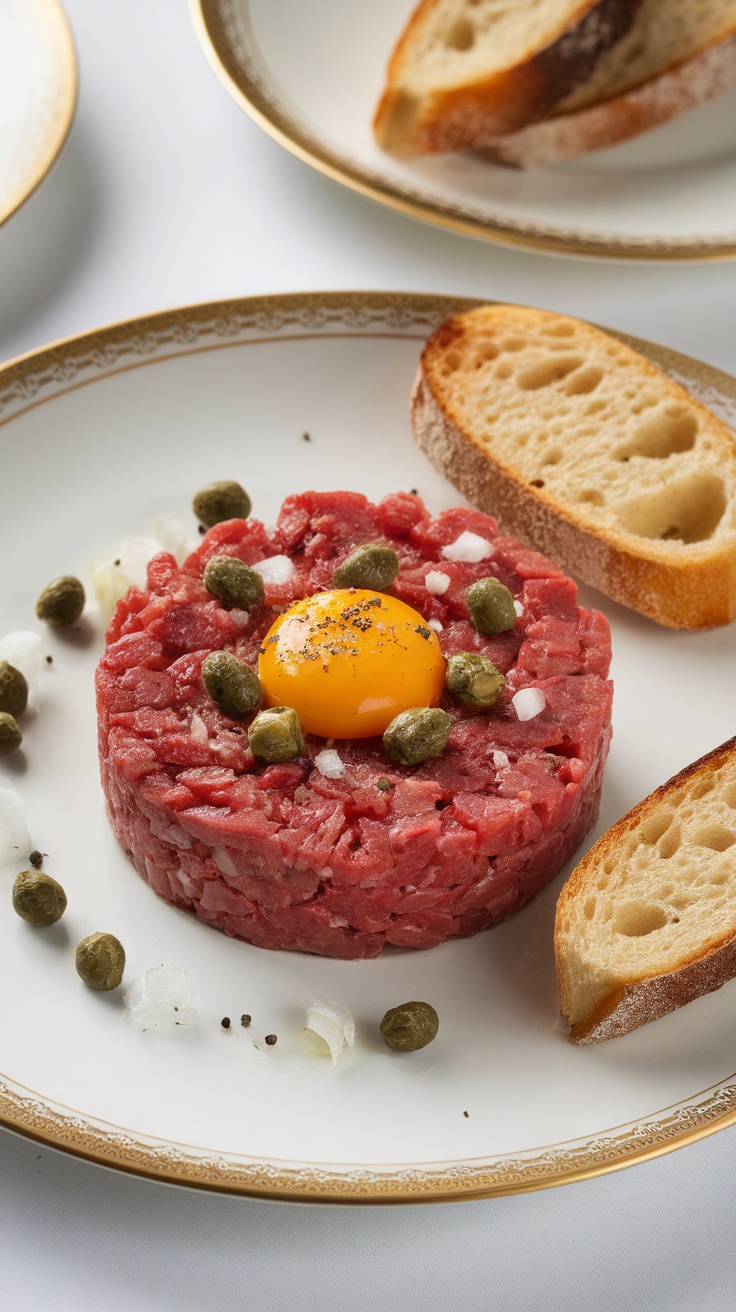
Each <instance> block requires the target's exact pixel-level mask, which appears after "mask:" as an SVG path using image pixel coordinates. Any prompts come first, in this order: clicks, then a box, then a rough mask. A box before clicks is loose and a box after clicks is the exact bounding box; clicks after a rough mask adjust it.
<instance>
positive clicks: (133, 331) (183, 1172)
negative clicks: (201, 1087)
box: [0, 291, 736, 1204]
mask: <svg viewBox="0 0 736 1312" xmlns="http://www.w3.org/2000/svg"><path fill="white" fill-rule="evenodd" d="M484 303H485V302H483V301H480V300H471V299H469V298H458V297H451V296H444V295H432V294H426V293H411V292H380V291H371V292H355V291H345V292H325V293H320V292H305V293H286V294H281V295H275V296H258V297H242V298H238V299H234V300H228V301H212V302H200V303H198V304H194V305H185V306H181V307H179V308H178V309H174V310H165V311H161V312H159V313H156V314H151V315H146V316H142V317H139V318H133V319H128V320H122V321H119V322H116V323H112V324H109V325H107V326H106V327H102V328H98V329H95V330H93V331H91V332H87V333H81V334H78V335H75V336H72V337H67V338H62V339H60V340H59V341H56V342H52V343H50V344H48V345H47V346H45V347H42V348H40V349H37V350H34V351H31V352H28V353H27V354H25V355H22V356H19V357H17V358H16V359H15V360H11V361H9V362H8V363H6V364H5V365H3V366H1V367H0V409H2V405H3V399H5V401H6V402H7V404H8V406H9V408H12V407H13V404H14V402H18V401H20V402H21V404H20V405H19V406H18V407H17V408H14V409H12V413H10V414H8V415H7V417H6V418H5V419H4V420H2V421H0V422H2V423H10V422H12V419H13V418H15V417H17V416H19V415H20V414H24V413H26V412H27V410H28V409H31V408H33V407H34V406H36V405H38V404H43V403H44V401H45V400H52V399H53V398H54V396H57V395H59V394H63V393H65V392H67V391H73V390H76V389H77V388H79V387H83V386H86V385H87V384H88V383H90V382H93V381H100V380H102V379H103V378H105V377H108V376H110V374H115V373H119V372H123V371H125V370H127V369H130V368H140V367H142V366H146V365H151V364H156V363H157V362H159V361H161V360H164V359H167V358H171V355H172V354H173V355H181V354H187V353H192V352H195V353H199V352H200V351H207V350H211V349H213V347H212V345H211V344H205V343H203V341H202V337H203V335H204V334H205V332H206V331H207V330H208V329H209V330H210V331H212V332H214V334H215V335H216V336H218V337H219V338H221V339H222V340H221V341H220V342H219V346H221V347H227V346H228V345H239V344H240V342H239V341H238V337H237V334H238V332H239V331H241V330H243V331H247V330H252V329H253V327H254V326H255V327H258V328H259V329H260V328H262V327H266V328H267V327H268V320H269V316H270V317H271V318H272V319H273V322H274V326H275V329H276V331H277V332H279V333H280V334H281V335H283V329H284V325H285V324H287V325H289V326H291V325H299V324H300V323H302V324H305V323H306V322H307V320H313V321H314V322H313V323H311V324H310V326H308V327H307V329H306V331H303V332H302V334H301V335H320V336H321V335H325V334H326V333H328V332H329V328H330V325H331V324H332V323H335V322H343V323H344V322H346V321H347V320H350V319H351V318H352V320H356V316H357V320H356V322H354V323H353V326H354V327H355V328H357V330H358V332H359V333H360V335H366V334H368V335H372V334H371V329H372V328H374V327H375V325H376V323H377V322H378V323H381V322H383V324H384V334H385V328H386V327H388V329H389V330H390V329H391V328H392V327H394V326H396V325H394V324H390V323H389V322H388V319H389V317H390V316H392V315H393V316H394V317H395V318H398V320H399V324H398V326H399V329H400V331H401V333H402V335H403V336H410V335H413V334H409V333H407V325H408V324H409V323H411V327H413V328H417V329H418V330H420V331H419V332H418V334H417V335H418V336H420V335H421V332H423V331H424V330H425V327H426V331H427V332H428V331H429V330H430V329H431V327H432V326H433V325H434V324H436V323H438V322H439V321H440V320H441V319H442V318H444V317H446V316H447V315H449V314H451V313H456V312H458V311H460V310H463V309H468V308H471V307H472V306H474V305H481V304H484ZM608 331H611V330H608ZM612 335H613V336H616V337H619V338H620V339H621V340H622V341H625V342H627V343H629V344H630V345H632V346H634V347H635V348H638V349H640V350H642V351H644V353H645V354H648V355H650V357H651V358H652V359H654V360H655V361H656V362H657V363H659V364H661V365H663V366H664V367H669V368H670V369H671V370H674V371H675V372H677V373H678V374H679V375H680V376H681V377H684V378H686V379H688V380H690V381H693V382H695V383H696V384H698V383H699V384H700V385H701V386H708V385H711V386H715V387H716V388H717V389H718V390H719V392H720V393H721V394H722V395H724V396H726V397H727V398H728V399H729V401H731V402H736V379H734V378H732V377H730V376H729V375H727V374H723V373H721V372H720V371H719V370H717V369H714V368H711V367H710V366H708V365H704V364H703V363H701V362H700V361H697V360H694V359H692V358H691V357H689V356H685V355H681V354H680V353H678V352H675V351H670V350H668V349H667V348H664V347H659V346H656V345H655V344H654V343H650V342H647V341H645V340H642V339H639V338H635V337H631V336H629V335H627V334H624V333H617V332H612ZM169 347H170V348H171V349H167V348H169ZM215 349H217V347H215ZM124 355H126V363H121V358H122V357H123V356H124ZM131 356H132V357H134V358H132V359H131ZM90 361H91V362H92V368H93V369H94V371H95V373H94V376H92V377H78V376H77V375H79V374H81V373H82V372H83V370H84V368H85V366H89V364H90ZM116 366H117V367H116ZM49 384H51V385H53V386H54V390H53V393H52V394H51V395H50V396H48V397H46V398H44V397H42V396H39V395H38V393H39V392H40V391H42V390H44V389H46V388H48V386H49ZM729 1081H731V1082H729ZM695 1099H701V1100H702V1101H700V1102H695V1101H694V1100H695ZM656 1117H659V1118H660V1119H656ZM734 1124H736V1075H733V1076H727V1077H725V1079H724V1081H723V1082H722V1083H721V1084H720V1085H718V1086H713V1087H712V1088H710V1089H706V1090H703V1091H702V1092H701V1093H699V1094H695V1095H693V1096H692V1097H691V1099H690V1100H689V1101H686V1102H684V1103H681V1104H679V1105H677V1106H675V1107H674V1108H666V1109H664V1110H663V1111H661V1112H659V1113H655V1115H654V1116H650V1118H649V1119H648V1120H646V1121H644V1122H640V1123H634V1122H632V1123H630V1124H629V1125H625V1126H618V1127H614V1128H613V1129H609V1130H607V1131H605V1132H604V1133H602V1134H599V1135H597V1136H595V1137H593V1138H591V1139H587V1140H583V1141H577V1142H571V1143H570V1142H568V1143H559V1144H556V1145H550V1146H548V1147H547V1149H546V1150H540V1149H538V1150H536V1151H537V1156H526V1157H515V1158H514V1157H512V1156H510V1155H509V1156H507V1157H504V1158H502V1159H499V1160H497V1161H495V1162H488V1161H485V1162H484V1161H482V1160H478V1159H470V1160H466V1161H460V1162H455V1163H453V1164H451V1165H448V1164H447V1163H427V1164H426V1168H423V1167H418V1166H416V1165H414V1166H412V1165H406V1166H405V1167H398V1166H396V1165H393V1166H391V1167H390V1169H389V1170H383V1171H382V1170H381V1168H380V1167H375V1168H366V1167H364V1166H360V1165H355V1166H350V1167H347V1168H344V1169H343V1170H338V1169H337V1168H336V1167H330V1166H325V1165H320V1164H318V1163H301V1164H298V1163H297V1164H293V1165H289V1164H287V1163H281V1162H274V1163H269V1162H264V1161H259V1160H256V1159H239V1160H237V1161H234V1160H231V1161H227V1160H225V1159H222V1158H217V1157H212V1156H209V1157H207V1156H204V1155H201V1156H198V1155H196V1154H195V1153H193V1152H192V1151H191V1150H188V1149H186V1148H185V1147H183V1146H180V1145H177V1144H174V1143H171V1144H167V1143H164V1144H163V1145H162V1144H161V1143H160V1142H158V1143H155V1142H147V1141H145V1140H144V1139H142V1138H138V1139H136V1138H135V1137H133V1136H132V1135H131V1134H129V1133H126V1132H125V1131H122V1130H119V1129H118V1128H117V1127H114V1126H109V1125H106V1124H96V1123H95V1122H94V1121H93V1120H90V1119H86V1118H85V1117H83V1116H81V1115H79V1114H77V1113H75V1112H73V1111H70V1109H67V1108H58V1107H55V1106H53V1105H51V1104H50V1103H48V1102H44V1101H43V1100H42V1099H40V1098H39V1096H38V1095H36V1094H33V1093H32V1092H31V1091H30V1090H25V1089H24V1090H20V1089H18V1088H17V1087H16V1088H11V1087H10V1086H9V1085H8V1084H5V1083H3V1081H2V1080H0V1125H2V1126H4V1127H5V1128H6V1129H9V1130H12V1131H14V1132H15V1133H17V1134H20V1135H22V1136H23V1137H25V1138H29V1139H31V1140H33V1141H35V1142H38V1143H42V1144H44V1145H46V1146H48V1147H51V1148H55V1149H58V1150H60V1151H63V1152H67V1153H69V1154H71V1155H72V1156H75V1157H79V1158H82V1159H84V1160H86V1161H90V1162H94V1163H96V1164H98V1165H102V1166H108V1167H111V1168H113V1169H116V1170H120V1171H124V1172H126V1173H128V1174H132V1175H137V1176H140V1177H144V1178H147V1179H156V1180H159V1181H161V1182H165V1183H168V1184H179V1185H186V1186H188V1187H192V1188H198V1189H202V1190H206V1191H211V1192H219V1193H229V1194H237V1195H241V1196H242V1195H246V1196H250V1197H255V1198H267V1199H270V1200H273V1201H285V1202H312V1203H331V1204H334V1203H343V1204H368V1203H370V1204H397V1203H402V1204H404V1203H438V1202H452V1201H468V1200H470V1199H476V1198H492V1197H503V1196H508V1195H512V1194H520V1193H530V1192H534V1191H536V1190H540V1189H550V1188H554V1187H556V1186H558V1185H562V1184H573V1183H576V1182H578V1181H581V1180H587V1179H591V1178H593V1177H596V1176H600V1175H606V1174H609V1173H611V1172H613V1171H618V1170H622V1169H623V1168H624V1167H627V1166H633V1165H636V1164H638V1163H641V1162H645V1161H649V1160H651V1159H652V1158H655V1157H659V1156H662V1155H664V1154H665V1153H669V1152H672V1151H673V1150H674V1149H676V1148H681V1147H685V1146H686V1145H688V1144H691V1143H695V1142H696V1141H697V1140H699V1139H703V1138H706V1137H708V1136H709V1135H711V1134H715V1133H716V1132H718V1131H719V1130H722V1129H726V1128H727V1127H729V1126H731V1125H734Z"/></svg>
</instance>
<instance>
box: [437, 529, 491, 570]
mask: <svg viewBox="0 0 736 1312" xmlns="http://www.w3.org/2000/svg"><path fill="white" fill-rule="evenodd" d="M442 555H443V556H444V557H445V559H446V560H464V561H467V562H469V563H470V564H473V565H477V563H478V561H479V560H487V559H488V557H489V556H492V555H493V543H492V542H489V541H488V539H487V538H482V537H480V536H479V534H478V533H469V532H468V531H467V530H466V531H465V532H464V533H461V534H460V537H459V538H456V539H455V541H454V542H450V543H449V544H448V545H447V546H446V547H443V548H442Z"/></svg>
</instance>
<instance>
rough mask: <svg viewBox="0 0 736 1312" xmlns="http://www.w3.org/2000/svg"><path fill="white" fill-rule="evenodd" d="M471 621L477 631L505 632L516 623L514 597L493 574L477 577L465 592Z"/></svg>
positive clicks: (485, 632) (489, 632) (488, 632)
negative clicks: (482, 577)
mask: <svg viewBox="0 0 736 1312" xmlns="http://www.w3.org/2000/svg"><path fill="white" fill-rule="evenodd" d="M466 598H467V602H468V605H469V607H470V613H471V615H472V617H473V623H474V625H475V627H476V629H477V630H478V632H479V633H484V634H491V633H505V632H506V630H507V629H513V627H514V625H515V623H516V610H515V608H514V598H513V597H512V595H511V593H510V592H509V590H508V588H507V587H506V586H505V584H503V583H500V582H499V580H498V579H494V578H493V576H491V577H489V578H486V579H478V582H477V583H473V584H471V586H470V587H469V588H468V591H467V594H466Z"/></svg>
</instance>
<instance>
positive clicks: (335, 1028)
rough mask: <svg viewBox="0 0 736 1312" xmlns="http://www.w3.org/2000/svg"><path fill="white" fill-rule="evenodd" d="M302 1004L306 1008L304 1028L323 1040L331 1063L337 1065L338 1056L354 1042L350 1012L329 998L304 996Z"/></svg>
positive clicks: (353, 1029)
mask: <svg viewBox="0 0 736 1312" xmlns="http://www.w3.org/2000/svg"><path fill="white" fill-rule="evenodd" d="M304 1005H305V1007H306V1009H307V1023H306V1025H305V1029H308V1030H311V1032H312V1033H313V1034H316V1035H317V1036H318V1038H320V1039H323V1040H324V1042H325V1043H326V1044H327V1046H328V1048H329V1050H330V1055H331V1057H332V1061H333V1064H334V1065H337V1060H338V1057H340V1056H341V1055H342V1053H343V1052H344V1051H345V1049H346V1048H350V1047H352V1045H353V1043H354V1042H355V1018H354V1017H353V1014H352V1012H350V1011H348V1009H347V1007H343V1006H342V1005H341V1004H340V1003H339V1002H333V1001H332V999H331V998H305V999H304Z"/></svg>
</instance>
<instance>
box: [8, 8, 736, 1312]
mask: <svg viewBox="0 0 736 1312" xmlns="http://www.w3.org/2000/svg"><path fill="white" fill-rule="evenodd" d="M305 2H306V0H305ZM67 11H68V13H69V16H70V19H71V22H72V25H73V28H74V33H75V37H76V41H77V47H78V53H79V63H80V71H81V94H80V101H79V109H78V113H77V118H76V121H75V124H74V127H73V130H72V135H71V139H70V141H69V143H68V146H67V148H66V151H65V152H64V155H63V156H62V158H61V160H60V162H59V163H58V165H57V167H56V169H55V170H54V172H53V173H52V175H51V177H50V178H49V179H48V180H47V182H46V183H45V184H44V185H43V186H42V188H41V189H40V191H39V192H38V193H37V194H36V195H35V196H34V197H33V198H32V199H31V200H30V202H29V203H28V204H27V205H26V206H25V207H24V208H23V209H22V210H21V211H20V213H19V214H18V215H16V217H15V218H14V219H13V220H12V221H11V222H10V223H9V224H8V225H7V226H6V227H4V228H3V229H0V359H3V360H4V359H7V358H9V357H11V356H13V355H16V354H18V353H20V352H22V351H26V350H31V349H33V348H34V347H37V346H41V345H42V344H44V343H45V342H47V341H50V340H52V339H55V338H58V337H61V336H64V335H66V334H69V333H75V332H81V331H84V330H86V329H88V328H92V327H95V326H97V325H99V324H104V323H109V322H111V321H114V320H117V319H120V318H124V317H128V316H133V315H138V314H144V313H146V312H148V311H153V310H158V309H163V308H166V307H170V306H174V305H179V304H183V303H187V302H191V301H197V300H208V299H212V298H218V297H231V296H238V295H249V294H253V293H263V292H279V291H300V290H311V289H326V288H381V289H389V288H391V289H402V290H411V291H437V292H447V293H451V294H459V295H475V296H487V297H489V298H500V299H509V300H518V301H521V302H527V303H531V304H536V305H540V306H546V307H549V308H551V309H557V310H562V311H567V312H570V313H572V314H578V315H581V316H582V317H584V318H589V319H593V320H597V321H598V322H600V323H604V324H608V325H610V326H611V327H616V328H621V329H624V330H627V331H630V332H633V333H637V334H640V335H641V336H644V337H649V338H652V339H654V340H655V341H661V342H664V343H666V344H667V345H670V346H673V347H675V348H677V349H680V350H682V351H685V352H687V353H689V354H691V355H696V356H699V357H701V358H702V359H704V360H707V361H709V362H710V363H711V364H715V365H719V366H721V367H722V368H724V369H726V370H729V371H731V372H734V371H736V264H730V265H729V264H714V265H707V264H703V265H699V266H697V265H692V266H681V267H671V266H669V267H668V266H661V267H657V266H638V265H633V264H631V265H626V264H623V265H622V264H603V263H601V264H597V263H593V262H589V261H587V262H583V261H573V260H567V259H561V258H554V257H547V256H542V255H533V254H528V255H527V254H521V253H518V252H515V251H511V250H504V249H503V248H501V247H495V246H491V245H487V244H485V243H481V242H474V241H471V240H469V239H467V238H463V237H459V236H454V235H452V234H450V233H447V232H440V231H437V230H434V229H433V228H430V227H425V226H421V225H418V224H417V223H414V222H412V221H411V220H409V219H405V218H403V217H400V216H399V215H396V214H392V213H389V212H387V211H385V210H383V209H381V208H379V207H378V206H375V205H373V204H371V203H370V202H368V201H365V200H362V199H361V198H360V197H358V196H354V195H352V194H350V193H348V192H347V191H345V190H343V189H341V188H339V187H337V186H335V185H334V184H332V183H330V182H328V181H327V180H325V179H323V178H321V177H319V176H318V175H317V174H316V173H314V172H312V171H311V170H310V169H308V168H307V167H306V166H305V165H303V164H301V163H299V162H298V161H297V160H295V159H293V158H292V157H291V156H290V155H288V154H287V153H286V152H285V151H283V150H282V149H281V148H280V147H279V146H277V145H276V144H275V143H274V142H272V141H271V140H270V139H269V138H268V137H266V136H265V135H264V134H263V133H262V132H260V131H259V130H258V128H256V127H255V126H254V125H253V124H252V123H251V122H250V121H249V120H248V119H247V118H246V117H245V115H244V114H243V113H242V112H241V111H240V110H239V109H238V108H237V107H236V105H235V104H234V103H233V102H232V101H231V100H230V98H229V97H228V96H227V94H226V93H225V91H224V90H223V89H222V87H221V86H220V84H219V83H218V82H217V80H216V78H215V77H214V75H213V73H212V72H211V70H210V68H209V67H208V65H207V63H206V62H205V59H204V56H203V54H202V52H201V51H200V49H199V47H198V45H197V41H196V37H195V35H194V31H193V28H192V25H191V22H190V19H189V16H188V13H187V6H186V4H185V0H67ZM0 1005H2V1003H1V1001H0ZM543 1096H544V1091H543V1090H540V1097H543ZM735 1180H736V1134H735V1133H734V1132H733V1131H727V1132H725V1133H722V1134H720V1135H717V1136H716V1137H715V1138H713V1139H710V1140H706V1141H704V1142H702V1143H698V1144H695V1145H693V1146H692V1147H689V1148H687V1149H683V1150H681V1151H679V1152H677V1153H675V1154H674V1155H672V1156H669V1157H664V1158H661V1159H659V1160H657V1161H653V1162H650V1163H648V1164H646V1165H644V1166H639V1167H635V1168H633V1169H631V1170H627V1171H624V1172H621V1173H619V1174H616V1175H609V1176H605V1177H603V1178H601V1179H597V1180H591V1181H589V1182H587V1183H584V1184H578V1185H572V1186H568V1187H566V1188H561V1189H553V1190H550V1191H547V1192H544V1193H537V1194H530V1195H526V1196H521V1197H517V1198H502V1199H495V1200H489V1201H487V1202H474V1203H454V1204H448V1205H445V1206H437V1207H426V1206H424V1207H399V1208H386V1209H380V1208H379V1209H370V1208H363V1207H358V1208H344V1209H340V1208H335V1207H306V1206H304V1207H300V1206H283V1205H274V1204H266V1203H260V1202H254V1201H250V1200H247V1199H238V1198H229V1197H216V1196H209V1195H206V1194H201V1193H197V1192H195V1191H194V1190H187V1189H181V1188H173V1187H167V1186H165V1185H159V1184H154V1183H150V1182H146V1181H143V1180H138V1179H134V1178H130V1177H126V1176H123V1175H119V1174H116V1173H113V1172H111V1171H107V1170H103V1169H101V1168H97V1167H94V1166H91V1165H88V1164H86V1163H84V1162H81V1161H76V1160H73V1159H71V1158H67V1157H64V1156H62V1155H61V1154H58V1153H56V1152H53V1151H51V1150H48V1149H45V1148H42V1147H39V1146H37V1145H36V1144H33V1143H31V1142H27V1141H24V1140H22V1139H20V1138H17V1137H16V1136H14V1135H12V1134H10V1133H7V1132H4V1131H0V1306H2V1307H5V1308H8V1309H12V1310H13V1312H21V1310H22V1309H29V1310H30V1309H33V1310H34V1312H37V1309H53V1310H54V1312H57V1310H65V1309H67V1308H68V1309H75V1312H85V1310H86V1309H92V1308H97V1307H99V1306H104V1307H105V1308H106V1309H107V1312H116V1310H117V1309H126V1310H127V1309H135V1310H136V1312H148V1310H149V1309H150V1312H167V1310H168V1309H177V1310H179V1309H181V1312H199V1310H200V1309H201V1310H202V1312H210V1309H214V1308H230V1307H235V1308H246V1307H247V1308H251V1307H252V1308H264V1309H267V1310H268V1312H280V1310H281V1309H284V1312H286V1309H293V1308H300V1309H306V1310H311V1309H315V1310H317V1309H319V1310H320V1312H321V1310H323V1309H331V1308H337V1307H342V1306H343V1305H348V1304H349V1305H350V1306H351V1307H352V1308H353V1309H354V1310H355V1312H362V1310H363V1309H368V1308H371V1309H373V1308H374V1307H375V1306H376V1305H382V1306H384V1307H400V1306H401V1307H403V1308H406V1309H407V1310H408V1312H412V1310H413V1309H417V1312H419V1309H421V1312H431V1310H434V1309H437V1312H453V1310H454V1309H462V1310H463V1312H466V1310H468V1312H470V1310H471V1309H476V1308H486V1307H498V1308H504V1309H520V1310H521V1309H524V1312H535V1310H536V1309H540V1310H541V1309H544V1312H553V1310H554V1309H557V1308H560V1309H563V1308H565V1309H567V1308H569V1309H571V1310H576V1309H580V1312H589V1310H591V1309H595V1312H608V1310H609V1309H610V1312H614V1310H615V1312H618V1309H622V1308H626V1309H631V1310H632V1312H633V1310H634V1309H646V1312H657V1310H659V1309H662V1312H679V1309H688V1310H690V1309H701V1308H702V1309H707V1312H719V1310H720V1309H724V1312H725V1310H726V1309H729V1312H730V1310H731V1309H733V1307H734V1306H735V1305H736V1292H735V1291H736V1245H734V1200H735V1195H736V1187H735V1184H734V1181H735Z"/></svg>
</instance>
